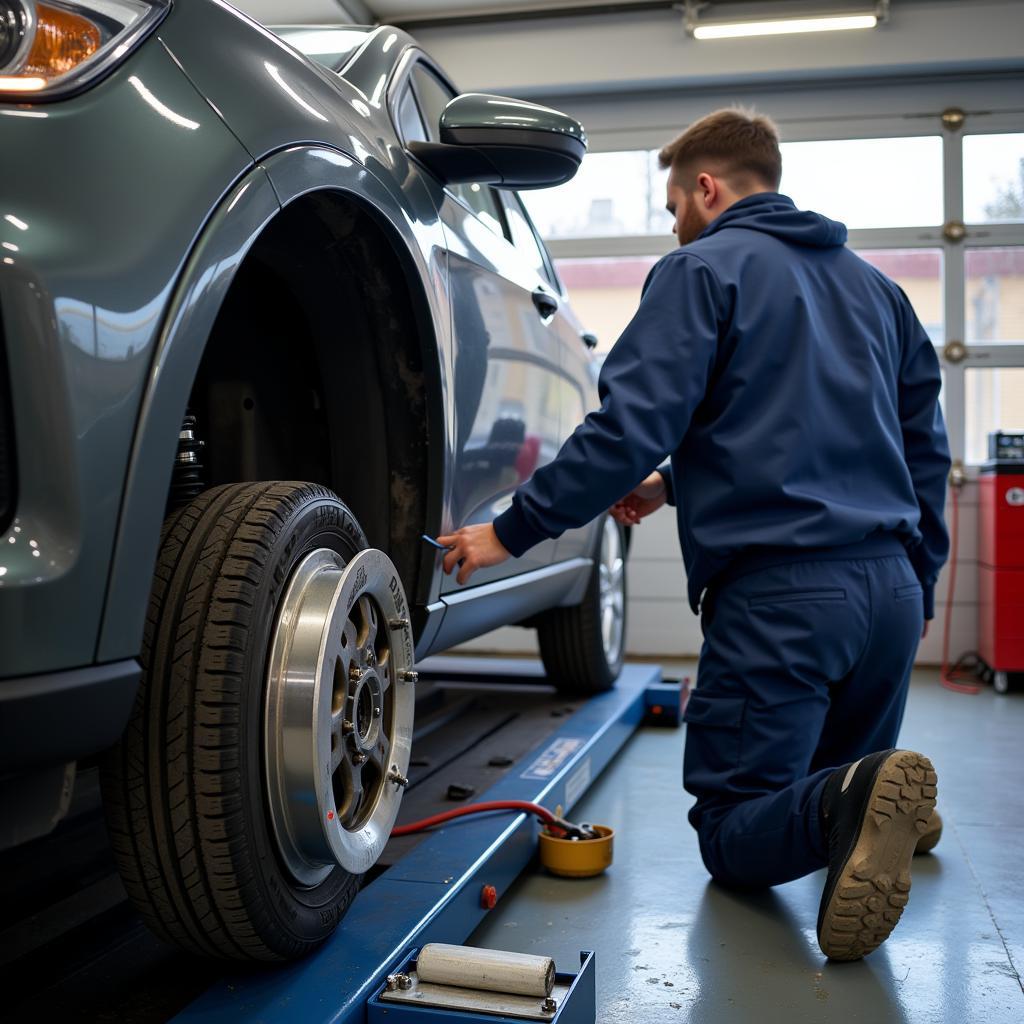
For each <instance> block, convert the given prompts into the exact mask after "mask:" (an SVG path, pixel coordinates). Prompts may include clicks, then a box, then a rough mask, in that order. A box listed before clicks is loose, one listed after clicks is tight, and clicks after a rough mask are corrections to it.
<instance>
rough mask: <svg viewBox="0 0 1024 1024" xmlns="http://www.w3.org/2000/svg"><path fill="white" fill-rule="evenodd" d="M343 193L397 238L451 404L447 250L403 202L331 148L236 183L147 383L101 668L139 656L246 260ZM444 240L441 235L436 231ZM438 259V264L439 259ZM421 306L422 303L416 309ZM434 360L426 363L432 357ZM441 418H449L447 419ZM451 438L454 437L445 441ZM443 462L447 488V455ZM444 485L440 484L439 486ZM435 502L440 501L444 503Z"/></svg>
mask: <svg viewBox="0 0 1024 1024" xmlns="http://www.w3.org/2000/svg"><path fill="white" fill-rule="evenodd" d="M322 189H327V190H334V191H339V192H343V193H345V194H346V195H348V196H349V197H351V198H355V199H357V200H360V201H362V202H363V203H364V204H365V205H366V207H367V209H368V210H370V211H372V212H374V213H375V215H376V217H377V220H378V222H379V223H381V224H382V225H383V226H385V228H386V230H388V231H389V233H390V234H391V235H392V240H393V241H394V242H395V244H396V249H397V250H398V251H399V252H400V257H401V260H402V263H403V266H404V267H406V268H407V274H408V275H410V276H409V279H410V281H415V280H416V279H417V277H418V278H419V280H420V281H428V280H431V276H430V275H433V276H434V277H435V278H437V280H436V284H437V285H438V286H439V287H438V288H436V289H435V288H432V289H424V288H422V287H421V288H420V289H419V291H420V295H419V296H418V297H415V296H414V300H415V299H416V298H418V300H419V301H418V305H419V307H420V308H419V311H418V312H419V313H420V314H422V317H423V318H425V319H426V320H427V321H429V323H428V324H427V325H426V326H427V327H428V328H429V330H430V332H431V333H432V334H433V336H434V338H436V339H437V343H436V344H433V343H432V345H431V347H432V349H433V352H431V353H429V355H430V356H431V365H432V372H433V373H434V374H435V376H436V380H437V386H436V387H434V388H432V389H431V391H432V392H433V393H434V395H435V400H436V401H438V402H443V391H444V388H445V385H444V383H443V382H444V381H445V380H446V379H447V375H448V370H447V336H448V324H447V314H446V312H445V302H446V299H445V281H444V274H445V273H446V264H445V263H444V260H443V259H441V258H439V257H438V255H437V254H436V253H435V252H434V251H435V249H438V250H439V251H440V252H441V253H442V254H443V241H442V240H441V237H440V236H438V235H437V234H436V233H435V228H433V227H431V226H430V225H429V224H428V225H425V226H423V227H422V228H419V227H418V226H417V225H416V224H415V223H414V221H413V219H412V218H411V217H410V216H409V215H408V214H407V213H405V212H404V211H402V210H401V208H400V206H399V204H397V203H396V202H395V197H394V194H393V193H392V191H391V190H390V189H389V188H388V187H386V186H385V185H384V184H383V183H382V182H381V181H380V180H379V179H378V178H376V177H375V176H374V175H373V174H371V173H370V172H369V171H368V170H367V169H366V168H365V167H364V166H362V165H361V164H360V163H359V162H358V161H357V160H356V159H355V158H354V157H352V156H350V155H348V154H345V153H343V152H340V151H338V150H334V149H330V148H328V147H323V146H314V145H308V146H295V147H290V148H287V149H285V150H282V151H280V152H278V153H275V154H271V155H270V156H268V157H267V158H266V159H264V160H263V161H262V162H261V163H260V164H259V165H258V166H257V167H255V168H254V169H253V170H252V171H251V172H250V173H249V174H247V175H246V176H245V177H244V178H243V179H241V180H240V181H239V182H237V183H236V185H235V187H234V188H233V189H232V190H231V192H230V193H229V194H228V195H227V197H226V198H225V200H224V201H223V202H222V203H221V205H220V207H219V208H218V209H217V211H216V212H215V214H214V215H213V217H212V218H211V219H210V221H209V223H208V225H207V228H206V230H205V231H204V233H203V236H202V237H201V239H200V241H199V242H198V244H197V245H196V246H195V248H194V249H193V252H192V254H191V256H190V258H189V261H188V264H187V266H186V269H185V272H184V274H183V276H182V278H181V281H180V282H179V285H178V288H177V290H176V293H175V295H174V298H173V300H172V302H171V305H170V308H169V312H168V315H167V317H166V319H165V324H164V328H163V330H162V332H161V336H160V339H159V341H158V344H157V351H156V355H155V358H154V361H153V364H152V369H151V372H150V375H149V379H148V382H147V387H146V393H145V395H144V398H143V401H142V406H141V411H140V415H139V421H138V426H137V429H136V433H135V438H134V442H133V445H132V453H131V458H130V461H129V469H128V474H127V480H126V485H125V491H124V497H123V501H122V506H121V515H120V519H119V524H118V531H117V537H116V543H115V551H114V557H113V560H112V564H111V572H110V583H109V587H108V595H107V600H106V605H105V609H104V615H103V623H102V627H101V631H100V638H99V644H98V650H97V660H99V661H110V660H115V659H117V658H122V657H131V656H133V655H136V654H138V652H139V650H140V648H141V645H142V633H143V626H144V622H145V611H146V605H147V600H148V595H149V590H150V587H151V584H152V573H153V567H154V565H155V563H156V557H157V551H158V547H159V541H160V529H161V525H162V523H163V520H164V514H165V507H166V501H167V494H168V490H169V487H170V481H171V474H172V469H173V465H174V456H175V451H176V448H177V443H178V433H179V430H180V427H181V422H182V418H183V416H184V413H185V409H186V406H187V404H188V400H189V395H190V393H191V390H192V386H193V383H194V381H195V377H196V373H197V371H198V369H199V365H200V363H201V361H202V357H203V353H204V352H205V349H206V344H207V341H208V339H209V337H210V334H211V331H212V329H213V325H214V322H215V321H216V318H217V314H218V313H219V311H220V309H221V306H222V304H223V302H224V299H225V297H226V295H227V293H228V290H229V289H230V287H231V284H232V281H233V280H234V278H235V275H236V273H237V271H238V269H239V267H240V266H241V264H242V262H243V260H244V258H245V256H246V254H247V253H248V252H249V250H250V249H251V248H252V246H253V245H254V244H255V242H256V240H257V239H258V237H259V236H260V234H261V233H262V232H263V231H264V230H265V229H266V227H267V226H268V225H269V224H270V222H271V221H272V220H273V218H274V217H275V216H276V215H277V214H278V213H280V211H281V210H282V209H283V208H284V207H285V206H287V205H288V203H290V202H292V201H293V200H295V199H297V198H298V197H300V196H302V195H306V194H308V193H309V192H311V191H315V190H322ZM436 231H440V228H439V227H437V228H436ZM432 253H433V254H434V255H431V254H432ZM414 304H416V303H415V301H414ZM426 355H427V353H425V356H426ZM442 415H443V414H442ZM446 433H447V432H446ZM448 447H449V446H448V444H447V443H446V444H445V445H444V446H442V452H441V453H439V458H440V460H441V461H440V463H439V465H438V467H437V468H438V471H439V473H435V472H433V471H432V473H431V476H432V478H434V479H436V478H437V477H438V476H440V480H441V481H443V480H444V479H445V478H446V477H447V474H445V472H444V460H445V458H446V457H447V456H446V455H445V453H446V452H447V450H448ZM439 483H440V481H439ZM435 498H436V500H438V501H440V500H441V495H440V493H438V494H437V495H436V496H435Z"/></svg>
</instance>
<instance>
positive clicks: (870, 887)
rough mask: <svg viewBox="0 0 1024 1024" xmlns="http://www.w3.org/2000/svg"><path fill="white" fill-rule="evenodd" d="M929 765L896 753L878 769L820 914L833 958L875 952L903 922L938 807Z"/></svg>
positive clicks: (823, 940)
mask: <svg viewBox="0 0 1024 1024" xmlns="http://www.w3.org/2000/svg"><path fill="white" fill-rule="evenodd" d="M936 782H937V777H936V774H935V769H934V768H933V767H932V763H931V761H929V760H928V758H927V757H925V756H924V755H922V754H916V753H914V752H913V751H909V750H900V751H896V752H895V753H894V754H892V755H891V756H890V757H888V758H887V759H886V760H885V761H884V762H883V764H882V766H881V768H879V770H878V774H877V776H876V777H875V781H874V785H873V786H872V789H871V795H870V796H869V797H868V802H867V810H866V811H865V814H864V818H863V820H862V821H861V826H860V833H859V835H858V836H857V842H856V844H855V846H854V848H853V852H852V853H851V854H850V856H849V857H848V858H847V860H846V863H845V864H844V865H843V867H842V870H841V871H840V874H839V879H838V881H837V882H836V886H835V889H834V890H833V892H832V896H831V898H830V899H829V902H828V906H826V908H825V912H824V914H823V916H822V921H821V928H820V930H819V933H818V943H819V945H820V946H821V950H822V952H823V953H824V954H825V955H826V956H827V957H829V959H831V960H859V959H860V958H861V957H863V956H867V954H868V953H871V952H874V950H876V949H877V948H878V947H879V946H880V945H881V944H882V943H883V942H885V940H886V939H887V938H888V937H889V934H890V933H891V932H892V930H893V928H895V927H896V925H897V923H898V922H899V919H900V915H901V914H902V913H903V908H904V907H905V906H906V905H907V899H908V898H909V893H910V864H911V861H912V859H913V857H914V850H915V849H916V847H917V842H918V840H919V839H920V838H921V836H922V835H923V833H924V832H925V831H926V830H927V828H928V819H929V818H930V816H931V813H932V810H933V808H934V807H935V791H936Z"/></svg>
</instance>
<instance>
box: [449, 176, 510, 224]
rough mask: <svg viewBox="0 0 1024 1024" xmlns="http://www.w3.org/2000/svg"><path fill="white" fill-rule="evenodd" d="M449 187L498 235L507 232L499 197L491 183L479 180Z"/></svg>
mask: <svg viewBox="0 0 1024 1024" xmlns="http://www.w3.org/2000/svg"><path fill="white" fill-rule="evenodd" d="M448 189H449V191H450V192H453V193H454V194H455V195H457V196H458V197H459V198H460V199H461V200H462V201H463V202H464V203H465V204H466V205H467V206H468V207H469V208H470V209H471V210H472V211H473V212H474V213H475V214H476V215H477V216H478V217H479V218H480V219H481V220H482V221H483V222H484V223H485V224H486V225H487V226H488V227H489V228H490V229H491V230H492V231H493V232H494V233H495V234H496V235H502V236H504V234H505V228H504V227H503V225H502V223H501V213H500V212H499V211H498V197H497V194H496V193H495V191H494V189H493V188H491V186H490V185H480V184H478V183H477V182H475V181H474V182H472V183H471V184H462V185H449V186H448Z"/></svg>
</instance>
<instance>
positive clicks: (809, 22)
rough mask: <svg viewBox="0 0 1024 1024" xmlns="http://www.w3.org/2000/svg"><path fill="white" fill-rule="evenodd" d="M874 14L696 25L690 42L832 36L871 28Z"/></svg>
mask: <svg viewBox="0 0 1024 1024" xmlns="http://www.w3.org/2000/svg"><path fill="white" fill-rule="evenodd" d="M877 24H878V18H877V16H876V15H874V14H852V15H838V16H835V17H826V18H785V19H779V20H775V21H734V22H732V23H728V22H726V23H723V24H719V25H697V26H696V27H695V28H694V30H693V37H694V39H731V38H736V37H738V36H782V35H789V34H790V33H795V32H835V31H839V30H841V29H852V28H874V27H875V26H876V25H877Z"/></svg>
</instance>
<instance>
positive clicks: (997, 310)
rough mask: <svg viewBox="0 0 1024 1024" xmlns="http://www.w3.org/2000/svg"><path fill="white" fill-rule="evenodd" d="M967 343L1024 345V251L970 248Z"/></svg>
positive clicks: (968, 255)
mask: <svg viewBox="0 0 1024 1024" xmlns="http://www.w3.org/2000/svg"><path fill="white" fill-rule="evenodd" d="M965 261H966V269H967V296H966V297H967V342H968V344H970V343H972V342H974V343H975V344H987V345H995V344H1001V343H1005V342H1024V248H1015V249H1014V248H1007V249H968V250H967V252H966V254H965Z"/></svg>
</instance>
